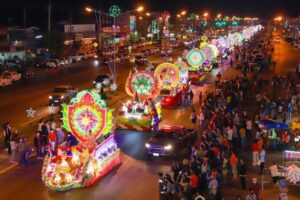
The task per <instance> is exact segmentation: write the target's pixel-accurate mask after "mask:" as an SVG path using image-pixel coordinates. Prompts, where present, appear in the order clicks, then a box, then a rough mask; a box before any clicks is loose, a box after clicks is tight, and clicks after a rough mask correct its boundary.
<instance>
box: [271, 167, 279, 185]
mask: <svg viewBox="0 0 300 200" xmlns="http://www.w3.org/2000/svg"><path fill="white" fill-rule="evenodd" d="M269 170H270V171H271V176H272V180H273V184H276V183H277V180H278V178H279V176H278V167H277V165H276V162H273V165H272V166H271V167H269Z"/></svg>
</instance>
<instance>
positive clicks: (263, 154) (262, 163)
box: [259, 147, 266, 176]
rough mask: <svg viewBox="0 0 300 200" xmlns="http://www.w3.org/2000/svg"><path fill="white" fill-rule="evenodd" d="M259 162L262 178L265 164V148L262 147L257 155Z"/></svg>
mask: <svg viewBox="0 0 300 200" xmlns="http://www.w3.org/2000/svg"><path fill="white" fill-rule="evenodd" d="M259 161H260V175H261V176H262V174H263V170H264V167H265V162H266V151H265V147H262V149H261V151H260V153H259Z"/></svg>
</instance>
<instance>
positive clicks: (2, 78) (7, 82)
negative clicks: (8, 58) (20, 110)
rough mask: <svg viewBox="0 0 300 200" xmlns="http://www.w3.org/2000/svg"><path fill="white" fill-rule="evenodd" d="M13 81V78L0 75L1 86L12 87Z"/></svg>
mask: <svg viewBox="0 0 300 200" xmlns="http://www.w3.org/2000/svg"><path fill="white" fill-rule="evenodd" d="M12 83H13V80H12V78H11V76H7V75H0V86H7V85H12Z"/></svg>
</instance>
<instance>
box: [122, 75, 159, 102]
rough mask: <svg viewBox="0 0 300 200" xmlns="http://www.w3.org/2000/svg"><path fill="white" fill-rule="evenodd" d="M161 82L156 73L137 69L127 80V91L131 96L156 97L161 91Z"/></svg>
mask: <svg viewBox="0 0 300 200" xmlns="http://www.w3.org/2000/svg"><path fill="white" fill-rule="evenodd" d="M160 88H161V87H160V84H159V82H158V80H157V79H156V78H154V75H153V74H152V73H150V72H147V71H137V72H135V73H134V74H131V71H130V73H129V76H128V78H127V80H126V84H125V91H126V93H127V94H128V95H129V96H131V97H135V96H136V95H139V96H148V97H150V96H151V97H155V96H157V95H158V94H159V93H160Z"/></svg>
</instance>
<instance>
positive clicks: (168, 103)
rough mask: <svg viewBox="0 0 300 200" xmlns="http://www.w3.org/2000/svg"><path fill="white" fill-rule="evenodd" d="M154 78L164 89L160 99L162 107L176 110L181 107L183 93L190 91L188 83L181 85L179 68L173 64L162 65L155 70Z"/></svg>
mask: <svg viewBox="0 0 300 200" xmlns="http://www.w3.org/2000/svg"><path fill="white" fill-rule="evenodd" d="M181 64H182V63H181ZM185 75H186V73H185ZM154 76H155V77H156V78H157V79H158V81H159V82H160V83H161V87H162V89H161V91H160V94H159V97H158V99H159V100H160V103H161V105H162V107H164V108H175V107H177V106H179V105H180V104H181V102H182V95H183V92H187V90H188V83H187V82H185V83H184V82H181V83H180V70H179V68H178V67H177V66H176V65H175V64H172V63H162V64H160V65H158V66H157V68H156V69H155V71H154ZM185 78H186V77H185Z"/></svg>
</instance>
